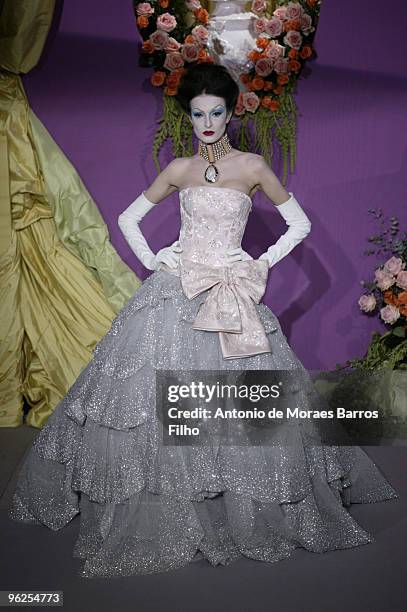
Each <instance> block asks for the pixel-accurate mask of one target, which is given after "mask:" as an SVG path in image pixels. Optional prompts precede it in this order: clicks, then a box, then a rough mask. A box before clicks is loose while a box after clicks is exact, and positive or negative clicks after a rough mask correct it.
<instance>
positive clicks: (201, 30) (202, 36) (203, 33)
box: [191, 25, 209, 45]
mask: <svg viewBox="0 0 407 612" xmlns="http://www.w3.org/2000/svg"><path fill="white" fill-rule="evenodd" d="M191 34H192V36H193V37H194V38H196V40H197V41H198V42H199V43H200V44H201V45H205V44H206V43H207V42H208V36H209V33H208V30H207V29H206V28H205V27H204V26H203V25H197V26H195V27H194V28H192V30H191Z"/></svg>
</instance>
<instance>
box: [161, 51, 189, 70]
mask: <svg viewBox="0 0 407 612" xmlns="http://www.w3.org/2000/svg"><path fill="white" fill-rule="evenodd" d="M183 65H184V60H183V57H182V55H181V53H179V52H178V51H174V52H172V53H168V54H167V55H166V56H165V61H164V68H167V69H168V70H176V69H177V68H182V67H183Z"/></svg>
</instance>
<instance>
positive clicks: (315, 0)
mask: <svg viewBox="0 0 407 612" xmlns="http://www.w3.org/2000/svg"><path fill="white" fill-rule="evenodd" d="M317 3H318V0H307V4H308V6H311V7H314V6H315V5H316V4H317Z"/></svg>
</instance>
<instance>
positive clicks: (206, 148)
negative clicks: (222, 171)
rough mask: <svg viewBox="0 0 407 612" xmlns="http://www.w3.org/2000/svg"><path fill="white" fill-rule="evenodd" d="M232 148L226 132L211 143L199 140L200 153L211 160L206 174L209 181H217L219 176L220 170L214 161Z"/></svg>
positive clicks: (207, 159)
mask: <svg viewBox="0 0 407 612" xmlns="http://www.w3.org/2000/svg"><path fill="white" fill-rule="evenodd" d="M231 149H232V145H231V144H230V142H229V138H228V135H227V134H226V132H225V133H224V134H223V136H222V138H219V140H217V141H216V142H213V143H211V144H208V143H206V142H202V140H200V141H199V149H198V153H199V155H200V156H201V157H203V158H204V159H206V161H208V162H209V166H208V167H207V168H206V170H205V175H204V176H205V180H206V181H207V182H208V183H215V182H216V181H217V180H218V178H219V170H218V169H217V167H216V166H215V164H214V161H215V160H217V159H220V158H221V157H223V156H224V155H227V154H228V153H229V151H231Z"/></svg>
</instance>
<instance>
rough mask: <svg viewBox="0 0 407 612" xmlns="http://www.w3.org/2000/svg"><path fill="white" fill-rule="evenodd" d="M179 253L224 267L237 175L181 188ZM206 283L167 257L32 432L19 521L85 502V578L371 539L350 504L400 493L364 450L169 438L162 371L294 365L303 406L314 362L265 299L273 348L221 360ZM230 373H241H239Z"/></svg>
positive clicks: (300, 441)
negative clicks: (188, 289) (159, 386)
mask: <svg viewBox="0 0 407 612" xmlns="http://www.w3.org/2000/svg"><path fill="white" fill-rule="evenodd" d="M180 201H181V216H182V217H181V218H182V228H181V234H180V242H181V245H182V246H183V249H184V250H183V254H182V257H183V258H188V259H189V260H190V261H196V262H203V263H206V264H209V265H224V263H225V253H226V251H227V250H228V249H229V248H232V247H236V246H240V242H241V238H242V236H243V233H244V230H245V227H246V223H247V218H248V215H249V212H250V209H251V200H250V198H249V197H248V196H247V195H245V194H244V193H241V192H240V191H237V190H234V189H227V188H214V187H192V188H188V189H184V190H182V191H181V193H180ZM207 295H208V291H204V292H202V293H199V294H198V295H197V296H196V297H194V298H192V299H188V298H187V297H186V296H185V294H184V292H183V289H182V284H181V276H180V270H179V269H178V270H175V271H172V272H170V271H169V270H166V269H165V267H164V266H163V267H162V269H160V270H157V271H156V272H154V273H153V274H151V276H150V277H149V278H148V279H147V280H146V281H145V282H144V283H143V284H142V286H141V287H140V289H139V290H138V291H137V292H136V293H135V294H134V295H133V297H132V298H131V299H130V300H129V302H128V303H127V304H126V306H125V307H124V308H123V309H122V310H121V312H120V313H119V314H118V315H117V317H116V318H115V320H114V321H113V323H112V326H111V328H110V330H109V332H108V333H107V334H106V336H105V337H104V338H103V339H102V340H101V341H100V342H99V344H98V345H97V347H96V348H95V350H94V353H93V358H92V360H91V362H90V363H89V365H88V366H87V367H86V368H85V369H84V370H83V371H82V373H81V374H80V375H79V377H78V379H77V380H76V381H75V383H74V384H73V385H72V387H71V388H70V390H69V392H68V394H67V395H66V396H65V398H64V399H63V400H62V401H61V402H60V403H59V405H58V406H57V407H56V409H55V411H54V412H53V414H52V415H51V416H50V418H49V420H48V422H47V423H46V424H45V426H44V427H43V429H42V430H41V431H40V432H39V434H38V436H37V437H36V439H35V441H34V444H33V446H32V447H31V449H30V450H29V453H28V455H27V457H26V459H25V461H24V463H23V465H22V468H21V471H20V473H19V475H18V480H17V485H16V489H15V491H14V495H13V500H12V504H11V507H10V509H9V516H10V518H12V519H13V520H16V521H22V522H25V523H33V524H42V525H45V526H47V527H49V528H50V529H53V530H58V529H61V528H62V527H64V525H66V524H67V523H68V522H69V521H71V519H72V518H73V517H74V516H75V515H77V514H79V516H80V525H79V535H78V539H77V541H76V543H75V547H74V551H73V554H74V556H75V557H79V558H81V559H83V560H84V563H83V567H82V568H81V570H80V576H82V577H89V578H90V577H98V576H104V577H113V576H127V575H131V574H143V573H153V572H162V571H167V570H171V569H175V568H178V567H181V566H183V565H185V564H187V563H189V562H190V561H192V560H194V559H197V558H202V557H204V558H205V559H207V560H208V562H209V563H211V564H212V565H218V564H221V565H225V564H227V563H229V562H231V561H233V560H236V559H238V558H239V557H242V556H245V557H249V558H251V559H257V560H262V561H268V562H274V561H278V560H280V559H284V558H286V557H289V556H290V555H291V554H292V552H293V550H294V549H295V548H298V547H303V548H305V549H306V550H309V551H313V552H319V553H320V552H324V551H328V550H334V549H340V548H349V547H355V546H359V545H362V544H366V543H369V542H372V540H373V538H372V536H371V535H370V534H368V533H367V532H366V531H365V530H364V529H363V528H362V527H361V526H360V525H359V524H358V523H357V522H356V521H355V520H354V519H353V518H352V517H351V515H350V514H349V512H348V510H347V507H348V506H349V505H350V504H351V503H370V502H377V501H381V500H385V499H391V498H396V497H397V494H396V492H395V491H394V489H393V488H392V487H391V485H390V484H389V483H388V482H387V480H386V479H385V477H384V476H383V475H382V474H381V472H380V471H379V469H378V468H377V467H376V466H375V464H374V463H373V462H372V461H371V459H370V458H369V457H368V455H367V454H366V453H365V452H364V451H363V450H362V449H361V448H359V447H351V446H343V447H342V446H326V445H323V444H319V445H313V444H309V443H308V442H307V438H306V436H304V435H303V433H300V431H299V429H298V428H296V427H292V428H291V429H290V430H289V432H288V433H287V434H286V435H287V436H290V444H288V445H287V444H284V435H285V434H284V431H285V430H284V429H282V430H281V432H282V433H281V436H282V437H281V443H276V444H273V445H267V446H266V445H264V446H261V445H258V446H249V445H246V446H242V445H239V446H238V445H227V444H222V443H221V442H220V443H219V442H216V439H215V438H213V441H212V440H211V439H210V443H209V444H206V445H201V446H199V445H197V446H165V445H164V444H163V437H162V429H161V428H162V425H161V423H160V421H159V419H158V418H157V415H156V409H155V401H156V398H155V392H156V389H155V376H156V370H157V369H167V370H172V369H179V370H227V371H235V374H236V375H239V374H242V373H243V372H244V371H246V370H296V377H295V382H294V383H293V384H292V386H291V388H289V389H288V392H289V393H293V394H295V395H296V405H299V406H300V407H301V408H304V409H306V408H307V407H308V406H309V401H310V397H311V396H312V393H313V388H312V382H311V381H310V377H309V375H308V372H307V371H306V370H305V368H304V367H303V365H302V364H301V362H300V361H299V360H298V358H297V357H296V355H295V354H294V352H293V351H292V349H291V348H290V346H289V345H288V343H287V339H286V337H285V336H284V334H283V333H282V330H281V327H280V324H279V321H278V319H277V318H276V316H275V315H274V314H273V312H272V311H271V310H270V309H269V308H268V307H267V306H266V305H264V304H262V303H258V304H257V303H256V304H254V308H255V309H256V312H257V315H258V318H259V320H260V321H261V323H262V326H263V328H264V331H265V333H266V335H267V339H268V342H269V346H270V352H267V353H261V354H258V355H254V356H250V357H244V358H237V359H224V357H223V355H222V351H221V347H220V343H219V338H218V333H217V332H213V331H203V330H199V329H194V328H193V323H194V321H195V320H196V317H197V314H198V311H199V309H200V306H201V304H203V302H204V301H205V299H206V297H207ZM235 374H233V375H235Z"/></svg>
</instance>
